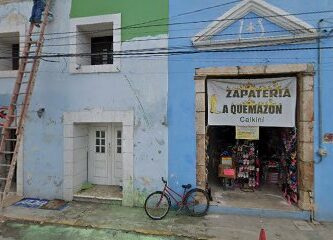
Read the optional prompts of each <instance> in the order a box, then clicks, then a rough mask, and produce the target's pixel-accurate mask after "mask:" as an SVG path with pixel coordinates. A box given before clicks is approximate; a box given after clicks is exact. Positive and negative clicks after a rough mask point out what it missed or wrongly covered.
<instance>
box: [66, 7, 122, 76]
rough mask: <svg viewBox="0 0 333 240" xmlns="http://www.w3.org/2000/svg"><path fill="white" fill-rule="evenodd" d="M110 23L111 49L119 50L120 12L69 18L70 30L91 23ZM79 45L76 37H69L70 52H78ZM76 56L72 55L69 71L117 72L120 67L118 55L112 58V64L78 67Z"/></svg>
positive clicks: (74, 30) (73, 30) (75, 29)
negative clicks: (111, 33)
mask: <svg viewBox="0 0 333 240" xmlns="http://www.w3.org/2000/svg"><path fill="white" fill-rule="evenodd" d="M108 23H110V24H112V26H113V27H112V28H113V31H112V32H113V42H114V43H113V51H114V52H120V51H121V30H120V29H121V14H120V13H117V14H107V15H101V16H93V17H82V18H72V19H71V20H70V31H71V32H77V31H78V27H80V26H84V25H92V24H94V25H95V24H96V25H98V24H108ZM78 48H79V45H78V41H77V38H76V37H72V38H70V48H69V51H70V53H71V54H77V53H79V50H78ZM77 60H78V57H73V58H72V60H71V62H70V66H69V72H70V73H103V72H119V71H120V68H121V61H120V58H119V57H116V58H113V64H105V65H85V66H80V68H78V65H77V62H78V61H77Z"/></svg>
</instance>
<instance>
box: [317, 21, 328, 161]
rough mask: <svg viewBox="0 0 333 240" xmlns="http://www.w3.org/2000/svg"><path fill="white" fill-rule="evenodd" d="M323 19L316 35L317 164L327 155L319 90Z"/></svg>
mask: <svg viewBox="0 0 333 240" xmlns="http://www.w3.org/2000/svg"><path fill="white" fill-rule="evenodd" d="M323 22H324V19H320V20H319V21H318V37H317V51H318V54H317V74H318V115H319V116H318V118H319V119H318V124H319V130H318V137H319V149H318V155H319V161H314V162H315V163H316V164H319V163H321V162H322V161H323V158H324V157H325V156H326V155H327V151H326V149H325V148H324V146H323V109H322V92H321V37H322V23H323Z"/></svg>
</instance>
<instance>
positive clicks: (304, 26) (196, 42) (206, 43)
mask: <svg viewBox="0 0 333 240" xmlns="http://www.w3.org/2000/svg"><path fill="white" fill-rule="evenodd" d="M250 12H253V13H255V14H257V15H259V16H263V17H265V16H274V17H265V19H268V20H269V21H271V22H272V23H274V24H276V25H278V26H280V27H282V28H284V29H286V30H288V31H291V32H293V33H294V35H291V36H276V37H258V38H253V39H236V40H211V39H212V38H213V37H214V36H215V35H216V34H218V33H219V32H221V31H223V30H225V29H226V28H227V27H229V26H230V25H231V24H233V23H234V22H236V21H237V20H238V19H240V18H242V17H244V16H245V15H246V14H248V13H250ZM317 36H318V34H317V32H316V31H315V29H314V27H313V26H311V25H310V24H308V23H306V22H304V21H302V20H300V19H298V18H296V17H294V16H292V15H290V13H288V12H286V11H284V10H282V9H280V8H277V7H275V6H273V5H271V4H269V3H267V2H265V1H263V0H244V1H242V2H240V3H239V4H237V5H236V6H235V7H233V8H231V9H230V10H229V11H227V12H226V13H225V14H223V15H222V16H221V17H219V18H218V19H217V20H215V21H213V22H212V23H211V24H209V25H208V27H207V28H205V29H204V30H203V31H200V32H199V33H198V34H196V35H195V37H193V38H192V43H193V46H195V47H197V48H199V49H207V48H214V49H225V48H238V47H254V46H268V45H275V44H281V43H291V42H292V41H295V40H297V41H298V42H303V41H309V40H314V39H315V38H316V37H317Z"/></svg>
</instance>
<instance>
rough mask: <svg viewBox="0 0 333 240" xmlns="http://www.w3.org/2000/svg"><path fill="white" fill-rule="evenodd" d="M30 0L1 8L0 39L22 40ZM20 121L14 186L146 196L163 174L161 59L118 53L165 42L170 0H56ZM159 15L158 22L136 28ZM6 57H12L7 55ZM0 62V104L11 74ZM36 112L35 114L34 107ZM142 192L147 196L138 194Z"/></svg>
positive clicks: (63, 193) (42, 193) (48, 193)
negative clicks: (114, 189)
mask: <svg viewBox="0 0 333 240" xmlns="http://www.w3.org/2000/svg"><path fill="white" fill-rule="evenodd" d="M31 8H32V1H6V2H5V3H4V4H3V5H1V6H0V15H1V27H0V37H1V39H2V42H1V45H2V46H4V47H6V48H8V49H4V48H2V49H4V50H7V51H1V52H2V53H1V54H2V56H8V57H10V56H11V47H12V46H13V44H20V47H21V50H22V46H24V36H25V30H26V29H27V27H28V26H29V17H30V13H31ZM52 12H53V15H54V20H53V21H52V22H50V23H49V25H48V26H47V32H46V34H45V38H46V40H45V45H44V49H43V53H44V54H45V55H49V54H51V55H52V54H65V55H67V54H71V55H72V56H73V57H68V56H65V57H62V58H61V57H60V58H59V57H56V58H47V57H46V58H45V59H44V60H42V62H41V65H40V68H39V72H38V76H37V82H36V86H35V90H34V93H33V98H32V102H31V105H30V111H29V113H28V118H27V122H26V126H25V136H24V142H23V150H22V154H21V157H20V159H19V161H18V167H17V176H16V187H17V192H18V193H19V194H23V195H24V196H27V197H39V198H48V199H52V198H60V199H66V200H72V199H73V196H74V195H75V194H76V193H77V192H78V191H80V189H81V186H82V184H84V183H85V182H91V183H95V184H100V185H116V186H119V187H120V189H121V191H122V203H123V204H124V205H128V206H133V205H135V204H137V203H139V202H142V201H143V200H144V196H145V195H146V194H147V193H148V192H146V191H148V190H147V189H150V188H152V187H154V184H157V183H159V182H160V181H158V180H159V179H160V175H163V176H166V175H167V170H168V169H167V168H168V165H167V159H168V157H167V156H168V147H167V146H168V138H167V133H168V132H167V127H166V126H165V119H166V115H167V90H168V87H167V81H168V73H167V71H166V69H167V66H168V60H167V57H164V56H160V57H159V56H156V57H155V58H153V59H150V58H147V57H144V56H142V57H140V55H139V56H137V57H136V56H135V55H134V54H133V56H131V55H127V56H121V53H128V52H134V53H135V52H137V53H139V52H141V51H144V50H145V49H147V48H166V47H167V36H168V32H167V24H164V25H163V23H167V19H168V2H167V1H158V2H155V1H151V0H144V1H140V3H138V2H137V1H134V0H129V1H118V0H115V1H107V0H105V1H104V0H102V1H98V4H97V3H92V2H91V1H82V0H80V1H76V0H74V1H68V0H60V1H54V6H53V7H52ZM157 18H162V19H164V20H162V21H160V22H159V23H160V24H161V25H162V26H156V27H147V28H145V29H142V28H135V27H134V26H137V25H140V23H144V22H148V21H151V20H155V19H157ZM8 54H9V55H8ZM3 61H7V62H2V64H1V68H3V69H0V70H1V71H0V77H1V79H0V84H1V88H0V94H1V105H5V106H6V105H8V103H9V97H10V95H11V91H12V88H13V84H14V82H15V77H16V74H17V71H16V70H15V68H14V67H13V66H12V63H11V62H10V61H11V60H9V58H8V59H7V58H5V60H3ZM38 113H39V114H38ZM142 199H143V200H142Z"/></svg>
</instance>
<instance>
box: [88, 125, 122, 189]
mask: <svg viewBox="0 0 333 240" xmlns="http://www.w3.org/2000/svg"><path fill="white" fill-rule="evenodd" d="M89 149H90V151H89V161H88V181H89V182H91V183H93V184H99V185H119V186H122V174H123V171H122V127H121V125H117V124H107V125H98V126H92V127H91V128H90V131H89Z"/></svg>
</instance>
